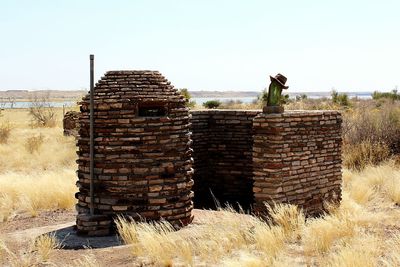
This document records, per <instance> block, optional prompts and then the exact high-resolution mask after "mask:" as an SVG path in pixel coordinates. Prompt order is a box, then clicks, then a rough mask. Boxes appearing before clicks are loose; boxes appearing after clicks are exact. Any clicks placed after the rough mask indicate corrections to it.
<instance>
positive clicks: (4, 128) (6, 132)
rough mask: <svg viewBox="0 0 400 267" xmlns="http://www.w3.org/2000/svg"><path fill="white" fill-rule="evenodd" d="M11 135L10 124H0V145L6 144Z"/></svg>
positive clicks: (7, 122) (6, 122)
mask: <svg viewBox="0 0 400 267" xmlns="http://www.w3.org/2000/svg"><path fill="white" fill-rule="evenodd" d="M10 133H11V124H10V122H9V121H5V122H1V123H0V144H6V143H7V142H8V138H9V137H10Z"/></svg>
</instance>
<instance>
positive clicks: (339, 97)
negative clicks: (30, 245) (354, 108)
mask: <svg viewBox="0 0 400 267" xmlns="http://www.w3.org/2000/svg"><path fill="white" fill-rule="evenodd" d="M331 97H332V102H333V103H335V104H338V105H340V106H343V107H349V106H350V99H349V96H348V95H347V94H346V93H340V94H339V93H338V92H337V91H336V90H332V92H331Z"/></svg>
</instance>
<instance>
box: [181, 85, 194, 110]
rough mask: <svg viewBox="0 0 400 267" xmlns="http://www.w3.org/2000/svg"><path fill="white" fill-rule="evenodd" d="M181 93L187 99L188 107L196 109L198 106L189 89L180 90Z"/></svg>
mask: <svg viewBox="0 0 400 267" xmlns="http://www.w3.org/2000/svg"><path fill="white" fill-rule="evenodd" d="M179 93H181V95H183V97H184V98H185V100H186V106H187V107H189V108H194V107H195V106H196V101H194V100H191V98H192V96H191V95H190V93H189V90H188V89H187V88H181V89H179Z"/></svg>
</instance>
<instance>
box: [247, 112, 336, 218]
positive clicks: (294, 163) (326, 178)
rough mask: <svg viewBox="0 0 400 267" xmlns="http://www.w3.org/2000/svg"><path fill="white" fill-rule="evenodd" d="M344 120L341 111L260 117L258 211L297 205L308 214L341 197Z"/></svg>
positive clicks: (257, 123) (256, 142) (255, 147)
mask: <svg viewBox="0 0 400 267" xmlns="http://www.w3.org/2000/svg"><path fill="white" fill-rule="evenodd" d="M341 122H342V118H341V115H340V113H339V112H337V111H298V112H293V111H289V112H285V113H283V114H259V115H258V116H257V117H255V118H254V121H253V128H254V137H253V139H254V144H253V168H254V177H253V179H254V188H253V192H254V197H255V205H254V207H255V210H256V211H261V212H262V211H265V206H264V205H263V202H267V203H270V204H272V203H273V202H277V203H282V202H283V203H292V204H296V205H299V206H300V207H302V208H303V209H304V210H305V211H306V213H307V214H309V215H313V214H318V213H320V212H321V211H323V210H324V206H323V202H324V201H339V200H340V198H341V182H342V179H341V178H342V173H341V142H342V139H341Z"/></svg>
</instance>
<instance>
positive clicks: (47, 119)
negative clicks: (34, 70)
mask: <svg viewBox="0 0 400 267" xmlns="http://www.w3.org/2000/svg"><path fill="white" fill-rule="evenodd" d="M31 102H32V104H31V107H30V108H29V115H30V116H31V122H32V126H38V127H54V126H56V116H55V115H56V113H55V110H54V108H53V107H52V106H51V105H50V101H49V97H48V96H47V97H43V98H42V99H38V98H37V97H34V99H32V100H31Z"/></svg>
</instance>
